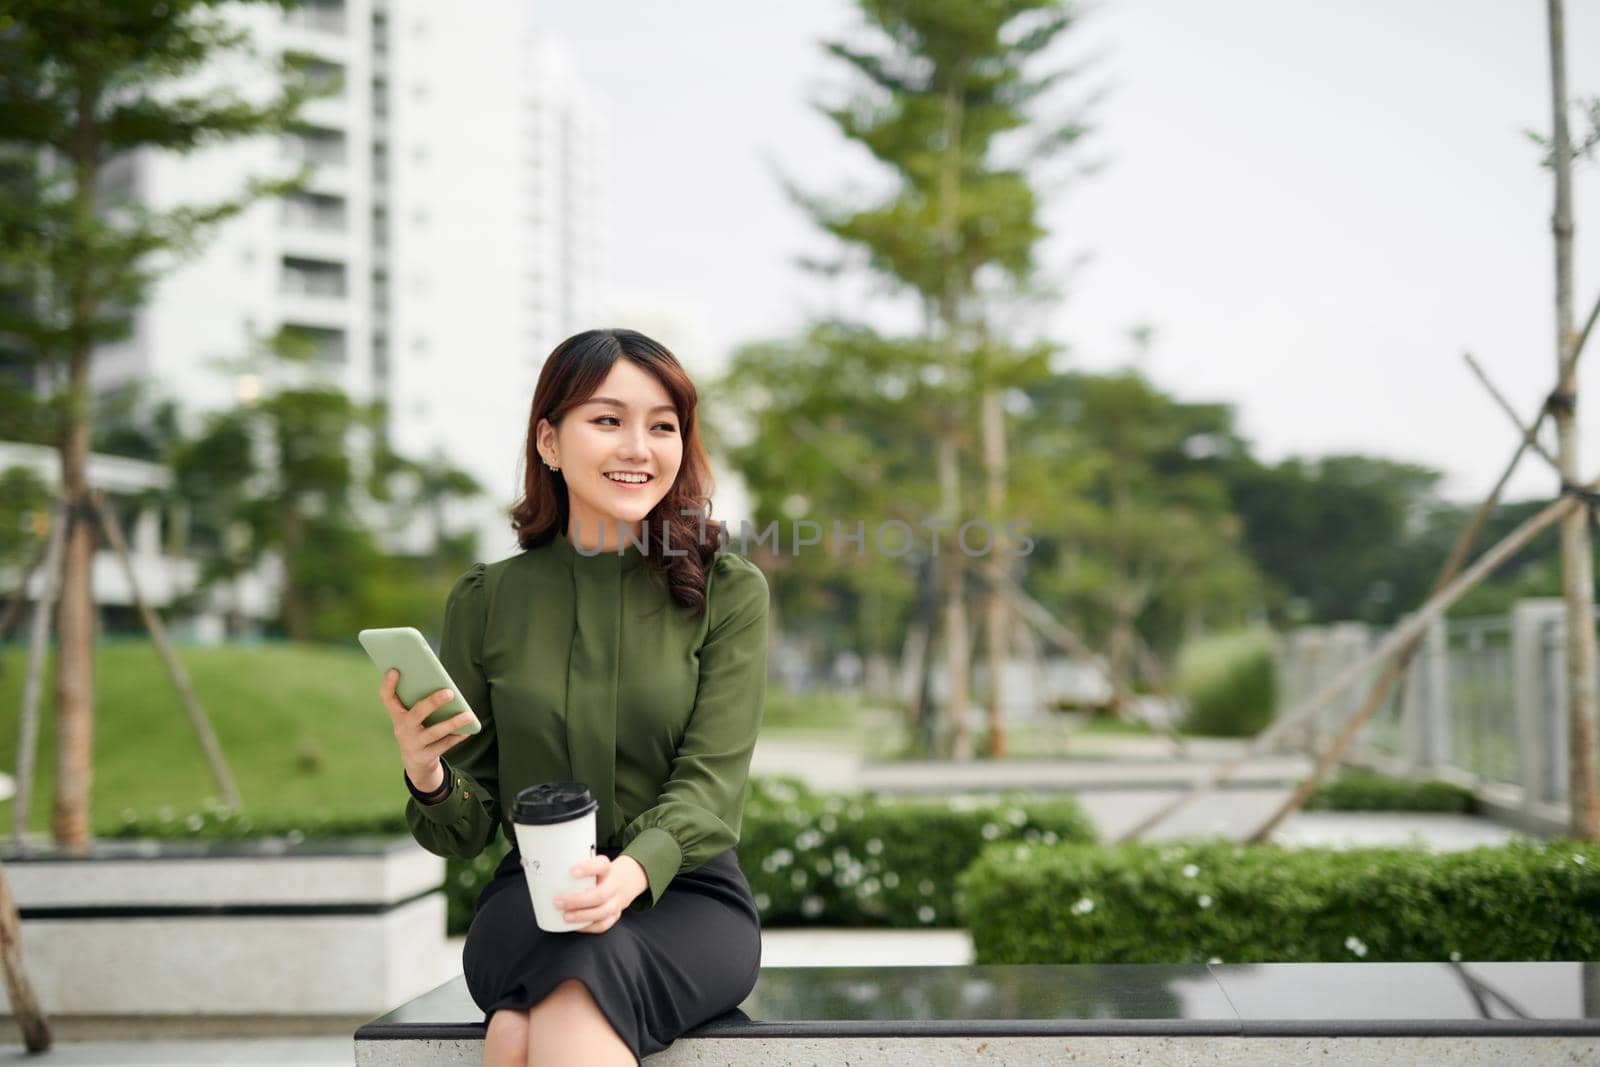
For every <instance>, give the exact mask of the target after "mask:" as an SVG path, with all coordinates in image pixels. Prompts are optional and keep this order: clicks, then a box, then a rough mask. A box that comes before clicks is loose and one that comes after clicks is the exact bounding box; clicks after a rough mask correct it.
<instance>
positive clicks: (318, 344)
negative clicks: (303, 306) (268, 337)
mask: <svg viewBox="0 0 1600 1067" xmlns="http://www.w3.org/2000/svg"><path fill="white" fill-rule="evenodd" d="M279 336H280V337H281V338H282V340H283V343H284V344H285V345H286V346H287V347H288V348H289V350H290V353H291V354H292V355H296V356H303V357H305V358H307V359H309V360H310V361H311V362H313V363H318V364H323V365H329V366H331V365H336V364H341V363H343V362H344V361H345V334H344V331H343V330H337V329H332V328H329V327H327V326H305V325H301V324H299V323H284V326H283V330H282V333H281V334H280V335H279Z"/></svg>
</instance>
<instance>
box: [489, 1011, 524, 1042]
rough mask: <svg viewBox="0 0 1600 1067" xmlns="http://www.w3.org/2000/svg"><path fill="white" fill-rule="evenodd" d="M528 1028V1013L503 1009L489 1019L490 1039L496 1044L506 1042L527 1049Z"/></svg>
mask: <svg viewBox="0 0 1600 1067" xmlns="http://www.w3.org/2000/svg"><path fill="white" fill-rule="evenodd" d="M528 1028H529V1022H528V1013H527V1012H526V1011H514V1010H512V1009H510V1008H501V1009H500V1010H499V1011H497V1012H495V1013H494V1014H493V1015H492V1016H490V1017H489V1030H488V1037H489V1039H491V1040H492V1041H494V1043H496V1044H499V1043H501V1042H506V1043H509V1044H512V1045H522V1046H523V1047H524V1048H526V1047H527V1044H526V1043H527V1040H528Z"/></svg>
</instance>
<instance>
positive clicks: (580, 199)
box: [92, 0, 609, 560]
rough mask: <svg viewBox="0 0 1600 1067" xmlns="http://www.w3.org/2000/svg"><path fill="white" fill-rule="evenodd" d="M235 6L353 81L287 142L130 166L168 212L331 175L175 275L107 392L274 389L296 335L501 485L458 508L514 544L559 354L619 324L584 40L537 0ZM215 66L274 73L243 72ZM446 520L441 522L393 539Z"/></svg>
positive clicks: (397, 435) (202, 403) (275, 45)
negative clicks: (577, 53)
mask: <svg viewBox="0 0 1600 1067" xmlns="http://www.w3.org/2000/svg"><path fill="white" fill-rule="evenodd" d="M252 6H254V5H252ZM236 10H239V11H240V15H239V17H240V18H241V20H242V21H244V22H245V24H246V25H248V27H249V29H250V30H251V33H252V38H253V43H254V45H255V47H256V49H257V50H258V51H259V52H260V53H262V54H264V55H270V54H274V53H276V52H278V51H280V50H284V49H291V48H292V49H298V50H303V51H306V52H310V53H313V54H314V55H316V56H317V57H318V62H319V64H320V65H322V66H323V71H324V73H325V74H327V75H328V76H334V77H337V78H339V79H340V81H341V82H342V86H343V87H342V90H341V91H340V92H339V93H338V94H337V95H336V96H333V97H331V98H326V99H322V100H317V101H314V102H312V103H311V104H310V105H309V106H308V107H306V108H305V109H304V112H303V119H304V122H305V125H304V127H303V128H302V129H301V131H300V132H299V133H298V134H296V135H294V136H291V137H289V138H287V139H259V140H257V141H256V142H254V143H250V144H235V145H229V146H226V147H222V148H212V149H205V150H202V151H200V152H196V153H194V154H191V155H189V156H183V157H178V156H171V155H161V154H156V153H144V154H140V155H139V156H137V157H135V158H132V159H130V160H128V161H126V163H125V164H124V165H122V166H120V167H119V168H118V170H117V172H116V173H114V174H112V175H109V176H108V180H109V181H110V182H111V183H113V184H115V185H119V186H120V187H122V188H125V189H129V190H132V191H134V192H135V193H136V195H137V196H138V197H139V198H140V199H141V200H143V201H144V202H146V203H149V204H151V205H153V206H158V207H168V206H171V205H174V204H180V203H196V202H203V201H207V200H212V199H217V198H222V197H225V196H228V195H230V194H232V193H233V192H235V191H236V190H238V189H239V188H241V187H242V185H243V182H244V180H245V178H246V177H247V176H250V175H272V174H281V173H284V172H286V171H288V170H291V169H292V168H293V166H294V165H295V164H297V163H298V162H299V161H301V160H306V161H311V162H314V163H316V164H317V171H316V176H315V177H314V178H313V180H312V182H311V186H310V188H309V189H308V191H306V192H305V193H302V194H299V195H296V196H293V197H290V198H286V199H283V200H277V201H272V202H261V203H258V204H256V205H255V206H254V207H252V208H251V209H250V210H249V211H247V212H246V213H244V214H243V215H241V216H240V217H238V218H237V219H234V220H231V221H230V222H228V223H227V224H225V225H224V226H223V227H221V228H220V229H219V230H217V231H216V233H215V235H214V237H213V239H212V240H211V241H210V242H209V243H208V244H207V246H206V248H205V250H204V252H203V253H202V254H201V255H199V256H198V257H196V258H194V259H191V260H188V261H185V262H184V263H183V264H182V265H181V266H179V267H178V268H177V269H176V270H174V271H172V272H171V273H169V274H167V275H166V276H164V277H163V279H162V280H161V281H160V282H159V283H158V285H157V286H156V288H155V289H154V291H153V293H152V297H151V300H150V301H149V303H148V304H147V305H146V306H145V307H144V308H142V309H141V310H140V312H139V314H138V317H137V321H136V326H135V330H134V334H133V336H132V337H131V338H130V339H128V340H127V341H125V342H122V343H119V344H116V345H108V346H105V347H104V348H103V349H102V350H100V351H99V352H97V353H96V358H95V362H94V366H93V375H92V384H93V387H94V388H95V389H96V390H99V391H104V390H109V389H112V388H115V387H117V386H119V385H121V384H122V383H124V382H126V381H128V380H129V379H132V378H146V379H153V380H154V381H155V382H156V384H157V386H158V387H159V388H160V389H161V390H163V391H165V392H167V393H169V394H171V395H174V396H175V397H176V398H177V399H178V401H179V402H180V403H181V404H182V405H183V407H184V408H185V409H186V411H188V412H189V414H190V415H191V417H195V416H198V415H199V414H200V413H203V412H207V411H212V410H216V409H218V408H222V407H226V406H230V405H232V404H234V403H236V402H237V401H238V400H240V399H248V398H250V397H252V396H255V395H259V394H260V393H261V392H262V391H263V390H264V389H266V388H269V387H270V385H271V383H269V382H265V381H263V380H262V375H263V373H264V372H263V370H262V369H261V368H260V367H248V366H243V365H240V364H238V363H237V362H236V361H238V360H239V358H240V357H243V356H246V355H247V354H248V353H249V350H250V337H251V335H257V336H266V335H270V334H271V333H273V332H274V331H276V330H277V329H278V328H279V327H280V326H283V327H288V328H289V329H290V330H291V331H292V332H294V333H295V334H297V335H299V336H302V337H304V338H305V339H306V340H307V341H308V342H310V343H311V344H312V345H313V346H314V348H315V350H316V352H317V353H318V355H317V360H316V363H315V365H314V367H313V368H312V370H311V372H310V373H312V374H315V375H316V376H318V377H320V378H323V379H325V380H330V381H332V382H335V383H337V384H338V385H339V386H340V387H341V388H342V389H344V390H345V391H346V392H347V393H348V394H349V395H350V396H351V397H352V398H353V399H355V400H357V401H367V400H373V399H382V400H385V401H386V402H387V405H388V409H389V412H390V424H389V426H388V433H389V436H390V438H391V444H392V445H393V446H394V447H395V448H396V449H397V450H399V451H400V452H402V453H403V454H405V455H408V456H412V457H415V458H423V457H425V456H429V455H433V454H436V453H437V454H442V455H443V456H444V457H445V458H447V459H448V460H449V461H450V462H452V463H453V464H454V465H456V466H459V467H462V468H464V469H466V470H468V471H470V472H471V473H472V474H473V475H474V476H475V477H476V478H477V479H478V480H479V482H480V483H482V484H483V486H484V487H485V489H486V491H487V499H486V500H485V501H484V502H483V503H482V504H481V505H480V506H479V507H478V508H477V509H475V510H474V511H473V513H471V514H463V515H460V516H456V517H455V520H456V521H454V522H453V523H452V526H453V528H454V529H456V530H463V529H467V528H474V529H477V530H478V531H479V534H480V539H479V552H480V555H481V556H482V558H484V559H488V560H492V559H497V558H500V557H501V556H504V555H507V554H509V553H511V552H513V551H515V549H516V545H515V541H514V538H513V536H512V533H511V531H510V527H509V524H508V521H507V519H506V518H505V512H506V510H507V509H508V508H509V506H510V505H511V503H512V502H513V501H514V500H515V498H516V497H517V496H518V495H519V489H518V485H519V457H520V454H521V451H522V447H523V438H524V434H525V430H526V424H527V417H528V404H529V401H530V399H531V398H532V395H533V387H534V383H535V382H536V380H537V378H538V374H539V370H540V367H541V366H542V365H543V362H544V360H545V357H546V356H547V355H548V354H549V352H550V350H551V349H552V348H553V347H554V346H555V345H556V344H557V343H558V342H559V341H560V340H561V339H562V338H564V337H566V336H568V335H569V334H571V333H574V332H576V331H578V330H580V329H585V328H588V327H590V326H593V325H603V323H599V322H597V320H596V314H597V312H598V310H599V309H600V308H601V307H602V306H603V299H604V290H605V280H604V279H605V254H604V252H603V248H604V242H605V235H604V233H603V232H602V220H603V213H602V210H601V204H602V203H603V202H604V200H605V192H604V188H605V184H604V183H605V176H606V156H607V154H608V153H607V151H606V149H605V147H604V146H605V143H606V139H607V136H608V133H607V131H608V128H609V126H608V122H607V118H606V115H605V112H604V110H603V108H602V106H601V105H600V103H599V102H598V100H597V99H596V98H595V97H594V96H593V95H592V94H591V92H590V91H589V90H588V88H587V87H586V86H585V85H584V84H583V81H582V79H581V78H580V76H579V73H578V71H577V70H576V67H575V64H574V62H573V61H572V60H571V58H570V56H569V54H568V52H567V51H566V50H565V49H564V48H563V47H562V46H561V45H560V44H559V43H558V42H555V41H549V40H540V39H539V38H537V37H536V35H535V34H534V31H533V24H532V18H531V5H529V4H528V3H527V2H526V0H475V2H474V3H472V4H468V5H443V4H433V3H426V2H424V0H310V2H309V3H308V5H307V6H306V7H304V8H302V9H300V10H298V11H295V12H292V13H288V14H285V13H282V12H279V11H276V10H275V9H272V8H270V7H265V6H263V7H262V9H261V10H244V9H242V8H241V9H236ZM210 76H213V77H216V78H218V79H219V80H223V81H226V82H228V83H229V84H235V85H244V86H250V85H252V84H259V82H253V81H252V80H251V78H250V76H249V74H248V73H247V72H246V71H245V70H244V68H240V69H238V70H226V71H216V72H213V73H212V74H211V75H210ZM229 361H234V362H232V363H230V362H229ZM352 448H353V450H354V451H355V452H356V453H358V455H359V453H360V452H362V451H364V446H363V445H362V443H361V442H352ZM426 535H427V524H426V523H425V522H423V521H420V520H419V521H418V522H417V523H415V524H413V525H412V526H411V527H409V528H407V529H405V530H401V531H392V532H391V534H390V541H391V546H392V547H394V548H395V549H396V550H401V551H404V550H406V549H407V548H408V547H414V546H416V545H419V544H420V543H421V539H422V538H423V537H425V536H426Z"/></svg>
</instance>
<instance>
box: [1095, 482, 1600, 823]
mask: <svg viewBox="0 0 1600 1067" xmlns="http://www.w3.org/2000/svg"><path fill="white" fill-rule="evenodd" d="M1597 487H1600V478H1597V479H1595V480H1594V481H1591V482H1589V483H1588V484H1587V485H1585V486H1583V487H1582V488H1584V489H1586V490H1588V491H1590V492H1593V491H1594V490H1595V489H1596V488H1597ZM1578 506H1580V501H1579V499H1578V498H1577V497H1575V496H1573V495H1572V494H1570V493H1563V494H1562V495H1561V496H1559V497H1557V498H1556V499H1555V500H1553V501H1551V502H1550V503H1549V504H1548V505H1546V506H1545V508H1544V509H1543V510H1541V511H1540V512H1539V513H1538V514H1536V515H1533V516H1531V517H1529V518H1528V519H1527V520H1525V521H1524V522H1523V523H1522V524H1521V525H1520V526H1518V527H1517V528H1516V529H1515V530H1513V531H1511V533H1509V534H1507V535H1506V536H1505V537H1504V538H1503V539H1502V540H1501V541H1500V543H1499V544H1497V545H1495V546H1494V547H1493V548H1491V549H1489V550H1488V551H1487V552H1485V553H1484V554H1483V555H1482V556H1479V557H1478V559H1477V560H1476V561H1475V562H1474V563H1473V564H1472V566H1471V567H1469V568H1467V570H1466V571H1465V572H1463V573H1462V574H1460V575H1458V576H1457V577H1456V578H1455V579H1454V580H1453V581H1451V582H1450V584H1449V585H1447V586H1446V587H1445V588H1444V589H1442V590H1440V591H1439V592H1438V593H1435V594H1434V595H1433V596H1431V597H1429V598H1428V599H1427V601H1426V602H1424V603H1423V605H1422V607H1421V608H1419V609H1418V610H1417V612H1416V614H1415V615H1413V616H1411V618H1409V619H1407V620H1406V621H1405V622H1403V623H1401V624H1400V625H1399V626H1397V627H1395V629H1393V630H1391V631H1390V632H1389V635H1388V636H1387V637H1385V638H1384V639H1383V640H1382V641H1381V642H1379V644H1378V647H1377V648H1376V649H1374V650H1372V651H1371V652H1369V653H1368V654H1367V655H1366V656H1363V657H1362V658H1361V659H1360V660H1358V661H1357V662H1355V663H1352V664H1351V665H1350V666H1348V667H1346V668H1345V669H1344V670H1343V671H1341V672H1340V673H1339V675H1338V676H1337V677H1335V678H1334V679H1333V681H1331V682H1329V683H1328V684H1327V685H1326V686H1324V687H1323V688H1322V689H1321V690H1320V691H1319V692H1317V693H1315V694H1313V695H1312V697H1311V698H1310V699H1308V700H1307V701H1305V702H1304V703H1303V704H1302V705H1300V706H1299V707H1298V708H1296V709H1294V710H1293V711H1291V712H1290V713H1289V714H1287V715H1285V716H1284V717H1282V718H1280V719H1279V720H1278V721H1277V722H1275V723H1273V724H1272V725H1271V726H1270V727H1268V728H1267V729H1266V730H1264V731H1262V732H1261V733H1260V734H1258V735H1257V736H1256V738H1255V740H1254V741H1252V742H1251V743H1250V744H1249V745H1248V746H1247V747H1246V748H1245V751H1244V753H1243V754H1242V755H1240V756H1238V757H1237V758H1235V759H1233V760H1230V761H1228V762H1227V763H1225V764H1223V765H1222V766H1221V767H1219V768H1217V769H1216V770H1215V771H1214V772H1212V773H1211V774H1210V775H1208V776H1207V777H1206V778H1205V779H1203V780H1202V781H1200V782H1197V783H1196V784H1195V785H1194V786H1193V787H1192V788H1191V789H1190V790H1189V791H1188V792H1187V793H1184V794H1183V795H1181V796H1179V797H1177V798H1176V799H1174V800H1172V801H1171V802H1169V803H1167V804H1163V805H1162V806H1161V807H1160V808H1159V809H1157V810H1156V811H1155V812H1153V813H1152V814H1151V815H1150V816H1148V817H1147V818H1145V819H1144V820H1143V821H1141V822H1140V823H1139V824H1138V825H1136V826H1134V827H1133V828H1131V829H1130V830H1128V831H1127V832H1125V833H1124V834H1123V835H1122V836H1121V837H1119V838H1118V839H1117V843H1118V844H1121V843H1123V842H1127V841H1137V840H1138V839H1139V838H1140V836H1142V835H1143V834H1144V833H1146V832H1147V831H1148V830H1149V829H1150V828H1151V827H1153V826H1155V825H1156V824H1157V823H1159V822H1161V821H1162V820H1163V819H1165V818H1166V817H1167V816H1168V815H1171V814H1172V813H1173V812H1174V811H1177V810H1178V809H1179V808H1181V807H1183V806H1184V805H1185V804H1187V803H1189V802H1190V801H1191V800H1193V799H1194V798H1195V797H1198V796H1200V795H1201V794H1203V793H1207V792H1210V791H1211V790H1212V789H1214V788H1215V787H1216V786H1217V784H1218V783H1219V782H1221V781H1222V780H1223V779H1225V778H1227V777H1228V776H1229V775H1230V774H1232V773H1233V772H1234V771H1235V770H1237V769H1238V768H1239V767H1241V766H1243V765H1244V764H1245V763H1247V762H1249V761H1250V760H1251V759H1252V758H1254V757H1255V756H1256V755H1257V754H1259V753H1260V752H1263V751H1265V750H1266V749H1267V747H1268V746H1270V745H1272V744H1273V743H1275V742H1276V741H1277V740H1278V738H1279V737H1281V736H1282V735H1283V734H1285V733H1286V732H1288V731H1289V730H1291V729H1293V728H1294V727H1296V726H1299V725H1300V724H1301V723H1302V722H1304V721H1305V720H1307V719H1309V718H1311V716H1313V715H1315V714H1316V713H1317V712H1319V711H1321V710H1322V708H1323V707H1324V706H1326V705H1327V704H1329V703H1331V702H1332V701H1333V699H1334V697H1336V696H1338V695H1339V694H1340V693H1342V692H1343V691H1344V690H1345V689H1347V688H1349V687H1350V686H1351V685H1353V684H1354V683H1355V682H1357V681H1359V680H1360V678H1361V676H1362V675H1364V674H1365V673H1366V672H1367V671H1369V670H1371V669H1372V668H1373V667H1374V666H1376V665H1377V664H1380V663H1383V662H1385V661H1386V660H1388V659H1389V658H1390V657H1391V656H1393V655H1394V654H1395V653H1396V652H1397V651H1399V650H1400V649H1401V648H1403V647H1404V646H1405V645H1406V644H1407V643H1409V642H1411V641H1412V640H1414V639H1415V638H1416V637H1418V636H1419V635H1420V634H1422V633H1423V632H1424V631H1425V630H1426V629H1427V628H1428V626H1429V625H1430V624H1432V622H1433V620H1435V619H1437V618H1439V617H1440V616H1441V615H1443V614H1444V611H1445V609H1446V608H1448V607H1449V606H1450V605H1451V604H1454V603H1455V602H1456V601H1457V600H1459V599H1461V597H1462V596H1463V595H1465V594H1466V592H1467V591H1468V590H1469V589H1471V588H1472V587H1473V586H1474V585H1476V584H1477V583H1478V582H1479V581H1481V580H1482V579H1483V578H1484V577H1485V576H1486V575H1488V574H1490V573H1491V572H1493V571H1494V569H1495V568H1496V567H1498V566H1500V564H1502V563H1504V562H1505V561H1506V560H1507V559H1508V558H1510V557H1511V556H1512V555H1513V554H1515V553H1516V552H1517V550H1518V549H1520V548H1522V546H1523V545H1525V544H1527V543H1528V542H1529V541H1531V540H1533V538H1534V537H1535V536H1537V535H1538V534H1539V532H1540V531H1542V530H1543V529H1544V528H1545V527H1547V526H1549V525H1551V524H1552V523H1554V522H1557V521H1558V520H1560V519H1561V518H1563V517H1565V516H1566V515H1568V514H1570V513H1571V511H1572V509H1573V508H1576V507H1578Z"/></svg>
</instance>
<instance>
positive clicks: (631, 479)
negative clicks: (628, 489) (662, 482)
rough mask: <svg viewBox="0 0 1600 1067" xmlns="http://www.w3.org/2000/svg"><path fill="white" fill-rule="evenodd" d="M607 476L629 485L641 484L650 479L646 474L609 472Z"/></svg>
mask: <svg viewBox="0 0 1600 1067" xmlns="http://www.w3.org/2000/svg"><path fill="white" fill-rule="evenodd" d="M606 477H607V478H610V479H611V480H612V481H614V482H626V483H628V484H629V485H639V484H642V483H644V482H648V481H649V480H650V478H649V476H648V475H644V474H608V475H606Z"/></svg>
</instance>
